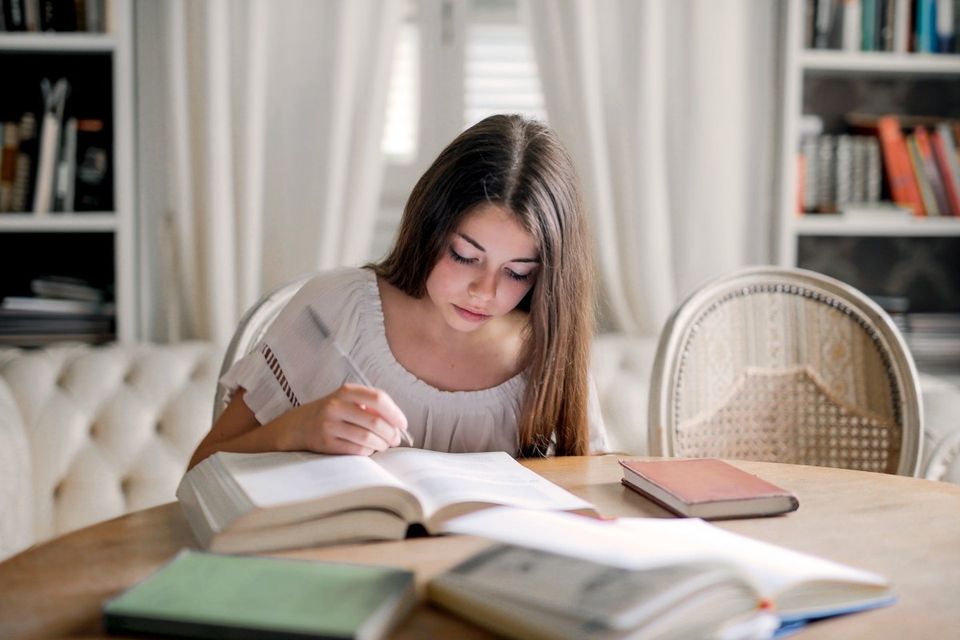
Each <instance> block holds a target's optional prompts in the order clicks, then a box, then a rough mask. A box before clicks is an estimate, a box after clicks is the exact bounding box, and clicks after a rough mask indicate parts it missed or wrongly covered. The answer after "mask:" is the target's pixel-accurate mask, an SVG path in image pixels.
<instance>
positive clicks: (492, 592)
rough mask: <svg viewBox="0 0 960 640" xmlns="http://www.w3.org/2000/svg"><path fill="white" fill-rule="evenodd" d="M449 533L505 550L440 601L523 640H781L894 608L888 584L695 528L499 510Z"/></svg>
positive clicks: (435, 587)
mask: <svg viewBox="0 0 960 640" xmlns="http://www.w3.org/2000/svg"><path fill="white" fill-rule="evenodd" d="M444 528H445V530H447V531H449V532H451V533H461V534H468V535H476V536H482V537H486V538H491V539H493V540H497V541H499V542H501V543H506V544H502V545H497V546H495V547H493V548H492V549H489V550H487V551H484V552H481V553H480V554H478V555H477V556H475V557H473V558H471V559H469V560H467V561H466V562H464V563H462V564H461V565H458V566H457V567H454V568H453V569H451V570H449V571H447V572H446V573H443V574H441V575H440V576H438V577H436V578H434V579H433V580H432V581H431V583H430V585H429V587H428V593H429V594H430V597H431V599H433V600H434V601H435V602H437V603H439V604H441V605H442V606H445V607H447V608H449V609H451V610H453V611H455V612H457V613H459V614H461V615H463V616H464V617H467V618H470V619H472V620H473V621H474V622H477V623H478V624H481V625H484V626H487V627H489V628H493V629H494V630H495V631H497V632H499V633H501V634H506V635H509V636H513V637H517V638H595V639H603V640H612V639H615V638H623V637H630V638H648V637H649V638H659V637H663V636H667V637H713V636H715V635H717V634H719V633H720V630H721V629H724V630H725V631H726V632H727V633H728V634H730V637H742V636H741V635H738V633H737V632H736V627H737V626H738V625H739V626H742V628H741V631H743V630H744V629H746V628H750V629H752V630H757V628H758V627H760V628H761V631H762V630H763V628H767V629H768V630H769V634H766V635H772V634H773V633H774V632H776V631H777V630H778V629H779V630H780V631H784V630H786V629H791V628H794V627H798V626H800V625H802V624H804V623H805V622H807V621H809V620H813V619H817V618H823V617H828V616H834V615H839V614H843V613H851V612H854V611H861V610H865V609H871V608H875V607H880V606H885V605H888V604H891V603H892V602H893V601H894V599H895V596H894V595H893V591H892V588H891V585H890V583H889V582H888V581H887V580H886V579H885V578H883V577H881V576H878V575H876V574H873V573H869V572H866V571H861V570H859V569H855V568H853V567H849V566H846V565H842V564H838V563H835V562H831V561H828V560H825V559H822V558H819V557H816V556H812V555H809V554H804V553H799V552H796V551H792V550H789V549H785V548H783V547H779V546H776V545H772V544H768V543H765V542H760V541H757V540H753V539H751V538H748V537H746V536H741V535H738V534H735V533H731V532H729V531H725V530H724V529H721V528H719V527H716V526H714V525H711V524H709V523H707V522H704V521H702V520H696V519H684V520H675V519H659V518H620V519H619V520H616V521H599V520H594V519H591V518H583V517H578V516H575V515H572V514H563V513H540V512H532V511H528V510H523V509H490V510H487V511H484V512H481V513H474V514H469V515H465V516H463V517H461V518H457V519H454V520H451V521H449V522H447V524H446V525H445V527H444ZM544 532H550V533H549V535H544ZM518 567H523V571H518V570H517V568H518ZM759 635H761V636H763V635H765V634H764V633H760V634H759Z"/></svg>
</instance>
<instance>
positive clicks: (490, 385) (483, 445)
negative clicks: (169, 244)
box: [190, 115, 606, 467]
mask: <svg viewBox="0 0 960 640" xmlns="http://www.w3.org/2000/svg"><path fill="white" fill-rule="evenodd" d="M591 264H592V261H591V256H590V239H589V237H588V233H587V225H586V221H585V219H584V213H583V205H582V202H581V195H580V191H579V187H578V180H577V177H576V175H575V172H574V169H573V166H572V164H571V161H570V158H569V157H568V155H567V154H566V152H565V151H564V149H563V148H562V146H561V144H560V143H559V141H558V139H557V137H556V135H555V134H554V133H553V132H552V131H551V130H550V129H549V128H548V127H546V126H545V125H543V124H541V123H538V122H535V121H530V120H526V119H524V118H522V117H520V116H514V115H510V116H507V115H497V116H491V117H489V118H487V119H485V120H483V121H481V122H480V123H478V124H476V125H474V126H473V127H471V128H469V129H467V130H466V131H464V132H463V133H462V134H460V135H459V136H458V137H457V138H456V139H455V140H454V141H453V142H451V143H450V145H449V146H447V148H446V149H444V150H443V151H442V152H441V153H440V155H439V157H438V158H437V159H436V160H435V161H434V162H433V164H432V165H431V166H430V168H429V169H427V171H426V173H424V175H423V176H422V177H421V178H420V180H419V181H418V183H417V184H416V186H415V187H414V189H413V192H412V194H411V196H410V198H409V200H408V202H407V205H406V208H405V210H404V214H403V219H402V221H401V224H400V230H399V233H398V237H397V240H396V244H395V246H394V247H393V249H392V251H391V252H390V254H389V255H388V256H387V257H386V258H385V259H384V260H383V261H382V262H379V263H377V264H373V265H368V266H367V267H364V268H342V269H337V270H334V271H330V272H326V273H322V274H320V275H317V276H316V277H314V278H313V279H312V280H310V281H309V282H308V283H307V284H306V285H304V286H303V288H302V289H301V290H300V291H299V292H298V293H297V294H296V295H295V296H294V298H293V299H292V300H291V301H290V303H289V304H288V305H287V306H286V307H285V308H284V310H283V311H282V312H281V314H280V315H279V316H278V318H277V320H276V321H275V322H274V323H273V325H272V326H271V327H270V329H269V330H268V332H267V334H266V335H265V337H264V339H263V340H262V341H261V342H260V344H259V345H258V346H257V347H256V348H255V349H254V350H253V351H252V352H251V353H250V354H248V355H246V356H245V357H244V358H243V359H241V360H239V361H238V362H237V363H236V364H235V365H234V366H233V367H232V368H231V369H230V370H229V371H228V372H227V374H226V375H225V376H224V377H223V378H222V380H221V384H223V385H225V386H226V387H227V389H229V390H230V391H231V394H232V395H231V399H230V401H229V404H228V406H227V407H226V409H225V410H224V411H223V413H222V414H221V416H220V418H219V419H218V420H217V421H216V423H215V424H214V425H213V428H212V429H211V430H210V432H209V433H208V434H207V435H206V436H205V437H204V439H203V441H202V442H201V443H200V445H199V446H198V447H197V450H196V452H195V453H194V455H193V458H192V460H191V462H190V466H191V467H192V466H193V465H195V464H196V463H198V462H199V461H201V460H203V459H204V458H206V457H207V456H209V455H210V454H212V453H214V452H216V451H221V450H222V451H240V452H254V451H271V450H308V451H316V452H321V453H336V454H359V455H369V454H371V453H374V452H376V451H381V450H384V449H386V448H388V447H394V446H398V445H400V444H401V435H402V432H404V431H406V432H407V434H408V435H409V436H410V437H411V438H412V441H413V445H414V446H416V447H422V448H426V449H433V450H437V451H450V452H468V451H470V452H472V451H495V450H502V451H506V452H508V453H510V454H511V455H514V456H538V455H550V454H557V455H580V454H586V453H590V452H597V451H603V450H605V448H606V442H605V433H604V427H603V422H602V419H601V417H600V411H599V404H598V402H597V398H596V397H595V395H594V393H593V392H592V391H591V384H590V380H589V374H588V364H589V354H590V341H591V336H592V333H593V313H594V307H593V296H592V291H591V281H592V277H593V273H592V268H591ZM318 319H319V322H318ZM325 329H327V330H328V331H329V334H330V336H329V337H325V334H326V330H325ZM338 349H342V351H343V352H344V353H341V352H340V351H339V350H338ZM344 356H346V357H344ZM351 360H352V362H353V363H354V364H355V367H356V369H359V370H360V371H362V372H363V374H365V376H366V378H367V380H368V382H369V386H368V385H365V384H361V383H360V382H359V380H358V377H357V375H355V374H353V373H352V371H354V370H353V369H351V367H350V363H349V361H351ZM360 379H362V378H360Z"/></svg>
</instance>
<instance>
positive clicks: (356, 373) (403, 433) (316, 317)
mask: <svg viewBox="0 0 960 640" xmlns="http://www.w3.org/2000/svg"><path fill="white" fill-rule="evenodd" d="M307 310H308V312H309V314H310V317H311V318H312V319H313V322H314V324H315V325H316V327H317V329H319V330H320V334H321V335H322V336H323V337H324V338H325V339H327V340H330V341H331V343H332V344H333V348H334V349H336V351H337V353H339V354H340V357H342V358H343V360H344V362H346V364H347V367H348V368H349V369H350V373H351V374H352V375H353V377H354V378H356V379H357V380H358V381H359V382H360V384H362V385H363V386H365V387H370V388H374V386H373V385H372V384H371V383H370V380H369V379H368V378H367V376H366V375H365V374H364V373H363V371H362V370H361V369H360V367H358V366H357V363H356V361H355V360H354V359H353V358H352V357H350V354H349V353H347V352H346V351H344V349H343V347H341V346H340V343H339V342H338V341H337V339H336V338H334V337H333V334H332V333H331V332H330V329H329V328H328V327H327V324H326V323H325V322H324V321H323V319H322V318H321V317H320V314H318V313H317V312H316V310H315V309H314V308H313V307H311V306H309V305H308V306H307ZM391 402H392V401H391ZM361 406H362V405H361ZM398 410H399V409H398ZM396 429H397V430H398V431H399V432H400V437H401V438H402V439H403V441H404V442H405V443H406V444H407V445H409V446H411V447H412V446H413V438H411V437H410V434H409V433H408V432H407V430H406V429H403V428H400V427H396Z"/></svg>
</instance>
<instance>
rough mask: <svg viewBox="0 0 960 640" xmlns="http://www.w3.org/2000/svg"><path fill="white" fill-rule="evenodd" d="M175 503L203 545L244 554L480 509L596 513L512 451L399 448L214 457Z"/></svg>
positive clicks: (364, 536) (355, 536)
mask: <svg viewBox="0 0 960 640" xmlns="http://www.w3.org/2000/svg"><path fill="white" fill-rule="evenodd" d="M177 498H178V500H179V501H180V505H181V507H182V509H183V512H184V514H185V515H186V517H187V520H188V522H189V523H190V527H191V529H192V530H193V532H194V535H195V536H196V537H197V540H198V541H199V542H200V544H201V545H202V546H203V547H205V548H207V549H210V550H213V551H222V552H246V551H265V550H271V549H284V548H296V547H304V546H315V545H322V544H330V543H334V542H347V541H361V540H389V539H400V538H403V537H404V536H405V535H406V532H407V528H408V526H409V525H411V524H421V525H423V527H424V528H425V529H426V530H427V531H428V532H430V533H435V532H437V531H439V529H440V527H441V526H442V524H443V522H445V521H446V520H448V519H449V518H452V517H455V516H459V515H462V514H465V513H469V512H471V511H476V510H478V509H483V508H487V507H490V506H495V505H510V506H515V507H524V508H529V509H552V510H561V511H565V510H569V511H575V510H590V509H591V508H592V506H591V505H590V503H588V502H586V501H584V500H582V499H580V498H578V497H576V496H574V495H573V494H571V493H569V492H567V491H566V490H564V489H562V488H560V487H558V486H557V485H555V484H553V483H552V482H550V481H548V480H546V479H544V478H543V477H541V476H539V475H537V474H536V473H534V472H533V471H530V470H529V469H527V468H526V467H524V466H523V465H521V464H520V463H519V462H517V461H516V460H514V459H513V458H511V457H510V456H509V455H508V454H506V453H504V452H487V453H440V452H436V451H426V450H422V449H407V448H395V449H389V450H387V451H383V452H380V453H377V454H375V455H373V456H370V457H365V456H332V455H321V454H314V453H303V452H293V453H291V452H283V453H252V454H251V453H225V452H219V453H216V454H214V455H212V456H210V457H209V458H207V459H206V460H204V461H203V462H201V463H200V464H198V465H197V466H195V467H194V468H193V469H191V470H190V471H189V472H188V473H187V474H186V475H185V476H184V478H183V480H182V481H181V482H180V486H179V487H178V489H177Z"/></svg>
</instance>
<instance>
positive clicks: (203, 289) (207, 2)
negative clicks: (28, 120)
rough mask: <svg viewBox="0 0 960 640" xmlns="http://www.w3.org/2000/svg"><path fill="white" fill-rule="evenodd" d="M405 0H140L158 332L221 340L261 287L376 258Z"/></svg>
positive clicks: (146, 213)
mask: <svg viewBox="0 0 960 640" xmlns="http://www.w3.org/2000/svg"><path fill="white" fill-rule="evenodd" d="M401 9H402V6H401V2H400V0H271V1H267V0H244V1H240V0H236V1H229V0H204V1H203V2H186V1H185V0H172V1H170V2H163V3H156V2H141V3H139V4H138V5H137V10H138V17H137V23H138V33H137V35H138V54H139V58H140V61H139V62H138V73H139V78H140V80H139V82H138V89H139V90H140V103H141V106H140V122H141V163H140V164H141V179H140V193H141V203H142V212H143V215H142V235H141V242H142V244H143V246H144V247H145V249H146V251H145V255H144V258H143V261H142V264H141V269H142V270H143V272H144V274H145V275H144V278H143V280H142V282H143V284H144V286H145V291H144V303H143V307H142V308H141V315H142V317H143V318H144V319H145V321H144V325H145V326H144V327H143V331H142V333H144V335H145V336H146V337H148V338H152V339H167V340H179V339H183V338H194V337H196V338H204V339H210V340H214V341H215V342H218V343H221V344H223V343H225V342H226V341H228V340H229V338H230V336H231V335H232V333H233V330H234V328H235V325H236V322H237V320H238V319H239V317H240V315H241V314H242V313H243V311H244V310H245V309H246V308H247V307H248V306H249V305H251V304H252V303H253V302H254V301H255V300H256V299H257V298H258V297H259V295H261V293H262V292H263V291H264V290H266V289H269V288H272V287H274V286H276V285H278V284H280V283H282V282H284V281H286V280H289V279H291V278H293V277H295V276H297V275H299V274H301V273H304V272H307V271H311V270H316V269H324V268H329V267H333V266H338V265H343V264H359V263H361V262H362V261H363V260H365V259H366V257H367V255H368V253H369V245H370V243H371V242H372V239H373V231H374V225H375V221H376V216H377V208H378V197H379V193H380V185H381V180H382V173H383V160H382V156H381V153H380V137H381V132H382V127H383V119H384V110H385V105H386V87H387V80H388V77H389V69H390V54H391V52H392V48H393V41H394V36H395V33H396V29H397V27H398V25H399V22H400V17H401Z"/></svg>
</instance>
